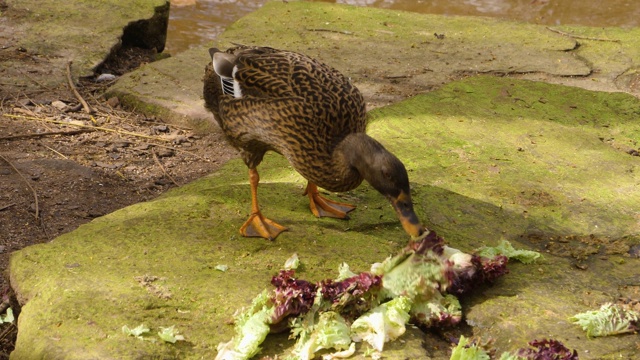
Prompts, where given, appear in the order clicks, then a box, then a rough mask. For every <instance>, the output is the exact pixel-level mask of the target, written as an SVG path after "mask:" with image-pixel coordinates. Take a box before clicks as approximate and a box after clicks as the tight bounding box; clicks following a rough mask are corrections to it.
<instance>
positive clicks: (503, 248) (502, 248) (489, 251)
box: [477, 239, 543, 264]
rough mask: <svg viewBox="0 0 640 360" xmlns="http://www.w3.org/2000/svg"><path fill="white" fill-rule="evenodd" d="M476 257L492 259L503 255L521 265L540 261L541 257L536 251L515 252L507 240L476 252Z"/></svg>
mask: <svg viewBox="0 0 640 360" xmlns="http://www.w3.org/2000/svg"><path fill="white" fill-rule="evenodd" d="M477 255H480V256H483V257H488V258H493V257H496V256H498V255H504V256H506V257H508V258H509V259H515V260H518V261H520V262H521V263H523V264H531V263H533V262H536V261H537V260H538V259H542V258H543V256H542V254H540V253H539V252H537V251H531V250H516V249H514V247H513V245H511V243H510V242H509V241H507V240H504V239H503V240H501V241H500V243H498V245H496V246H485V247H483V248H482V249H480V250H478V252H477Z"/></svg>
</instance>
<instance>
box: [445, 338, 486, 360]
mask: <svg viewBox="0 0 640 360" xmlns="http://www.w3.org/2000/svg"><path fill="white" fill-rule="evenodd" d="M450 360H491V358H490V357H489V354H487V352H486V351H485V350H484V349H483V348H482V347H481V346H478V345H477V344H475V343H472V342H469V339H467V338H465V337H464V336H460V340H459V341H458V345H456V347H454V348H453V350H452V351H451V358H450Z"/></svg>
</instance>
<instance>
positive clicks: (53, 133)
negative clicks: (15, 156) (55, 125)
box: [0, 129, 94, 141]
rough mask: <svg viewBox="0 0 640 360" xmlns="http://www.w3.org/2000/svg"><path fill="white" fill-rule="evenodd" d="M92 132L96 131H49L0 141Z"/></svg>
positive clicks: (9, 137)
mask: <svg viewBox="0 0 640 360" xmlns="http://www.w3.org/2000/svg"><path fill="white" fill-rule="evenodd" d="M92 131H94V130H92V129H78V130H71V131H48V132H43V133H37V134H19V135H12V136H4V137H0V141H2V140H16V139H25V138H34V137H42V136H51V135H77V134H82V133H86V132H92Z"/></svg>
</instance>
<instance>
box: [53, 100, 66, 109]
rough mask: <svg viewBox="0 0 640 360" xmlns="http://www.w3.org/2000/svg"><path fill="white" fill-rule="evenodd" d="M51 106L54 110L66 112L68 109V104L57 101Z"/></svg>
mask: <svg viewBox="0 0 640 360" xmlns="http://www.w3.org/2000/svg"><path fill="white" fill-rule="evenodd" d="M51 106H53V107H54V108H56V109H58V110H64V109H65V108H66V107H67V104H65V103H63V102H62V101H60V100H56V101H53V102H52V103H51Z"/></svg>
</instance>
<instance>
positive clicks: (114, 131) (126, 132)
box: [4, 114, 170, 141]
mask: <svg viewBox="0 0 640 360" xmlns="http://www.w3.org/2000/svg"><path fill="white" fill-rule="evenodd" d="M4 116H7V117H10V118H14V119H25V120H38V121H45V122H50V123H54V124H60V125H68V126H76V127H81V128H86V129H92V130H100V131H106V132H112V133H116V134H122V135H130V136H137V137H141V138H145V139H151V140H161V141H170V140H169V139H163V138H160V137H157V136H156V137H154V136H147V135H144V134H139V133H134V132H132V131H126V130H118V129H109V128H105V127H101V126H91V125H84V124H76V123H70V122H65V121H58V120H51V119H40V118H37V117H32V116H23V115H12V114H5V115H4Z"/></svg>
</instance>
